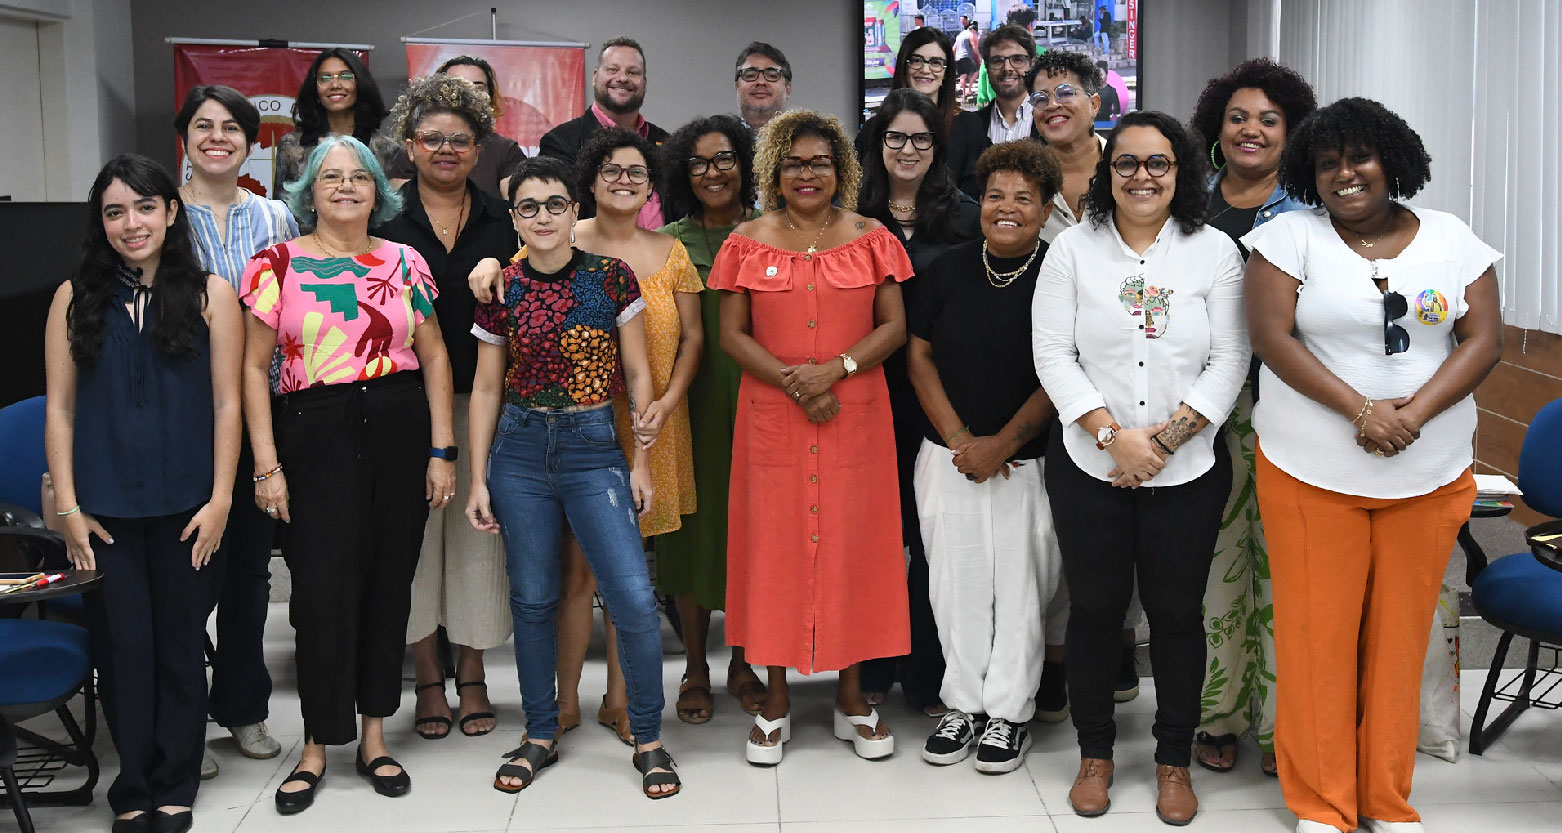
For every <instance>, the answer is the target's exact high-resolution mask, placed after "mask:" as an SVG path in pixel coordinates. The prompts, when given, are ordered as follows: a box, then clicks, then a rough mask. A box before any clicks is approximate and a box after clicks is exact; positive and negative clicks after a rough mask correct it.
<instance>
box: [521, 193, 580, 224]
mask: <svg viewBox="0 0 1562 833" xmlns="http://www.w3.org/2000/svg"><path fill="white" fill-rule="evenodd" d="M574 204H575V201H574V200H571V199H567V198H565V197H549V198H548V199H547V200H546V201H545V202H538V201H536V200H521V201H520V202H518V203H516V204H515V205H514V206H513V207H512V208H511V209H510V210H511V211H514V212H515V213H516V214H518V215H519V216H522V217H525V218H527V219H530V218H532V217H535V216H537V212H539V211H541V210H542V209H543V208H544V207H546V208H547V209H548V213H549V214H552V215H554V216H558V215H560V214H563V213H564V212H566V211H568V210H569V207H570V206H572V205H574Z"/></svg>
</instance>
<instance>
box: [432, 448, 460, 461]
mask: <svg viewBox="0 0 1562 833" xmlns="http://www.w3.org/2000/svg"><path fill="white" fill-rule="evenodd" d="M460 453H461V448H460V447H459V446H454V445H447V446H445V447H444V448H430V449H429V450H428V456H430V457H438V458H439V459H441V460H448V461H450V462H452V463H454V462H455V461H456V457H457V456H458V455H459V454H460Z"/></svg>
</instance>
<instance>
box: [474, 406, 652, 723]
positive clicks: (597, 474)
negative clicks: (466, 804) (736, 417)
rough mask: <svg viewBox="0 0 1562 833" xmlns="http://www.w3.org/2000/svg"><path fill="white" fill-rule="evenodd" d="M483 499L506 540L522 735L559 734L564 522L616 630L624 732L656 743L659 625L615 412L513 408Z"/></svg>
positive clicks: (492, 454)
mask: <svg viewBox="0 0 1562 833" xmlns="http://www.w3.org/2000/svg"><path fill="white" fill-rule="evenodd" d="M488 492H489V496H490V499H491V500H492V502H493V509H494V515H495V517H497V518H498V519H499V526H500V528H501V529H502V531H503V535H504V548H505V554H506V563H507V566H508V569H509V573H510V615H511V616H512V617H513V618H514V624H515V668H516V672H517V673H518V674H519V676H520V680H521V702H522V705H523V706H524V707H525V709H526V731H527V733H528V734H529V735H530V736H531V737H533V738H535V739H537V740H551V739H552V738H553V737H554V736H555V735H557V734H558V730H559V706H558V701H557V700H556V699H555V688H554V665H555V662H556V660H557V656H558V642H557V637H556V625H557V616H556V613H557V610H558V603H559V585H560V582H561V579H560V566H561V565H560V563H559V546H560V543H561V542H562V537H563V531H564V521H565V520H566V519H568V521H569V525H570V528H571V529H572V530H574V532H575V537H576V538H577V539H578V540H579V541H580V547H581V549H582V550H584V551H585V553H586V561H587V562H588V563H589V564H590V565H591V572H592V573H594V574H595V575H596V577H597V586H598V588H599V589H600V592H601V594H602V599H603V603H604V604H605V605H606V606H607V610H608V612H609V613H610V614H611V615H612V617H613V624H614V625H616V626H617V628H618V658H619V663H620V664H621V665H622V666H623V669H624V678H625V682H626V683H627V687H628V689H629V728H630V730H631V731H632V732H633V733H634V736H635V740H636V742H638V743H650V742H652V741H654V740H656V739H657V738H659V737H660V736H661V733H662V706H663V703H664V701H663V699H662V639H661V623H660V621H659V620H658V619H657V605H656V597H655V596H654V594H653V593H652V591H651V578H650V575H649V574H648V573H647V571H646V565H645V553H644V551H643V549H642V546H641V542H640V524H639V519H638V516H637V515H636V513H635V507H634V500H633V499H632V497H631V495H630V492H629V464H628V463H627V462H626V461H625V460H624V453H623V451H621V450H620V449H619V445H618V437H617V435H616V433H615V431H614V428H613V409H612V408H598V409H596V410H593V411H581V412H576V413H557V412H547V411H536V410H530V409H527V408H521V407H517V406H515V405H506V406H505V407H504V411H503V412H502V413H501V414H500V415H499V428H498V431H497V432H496V433H495V435H494V442H493V446H492V448H491V450H490V451H489V455H488Z"/></svg>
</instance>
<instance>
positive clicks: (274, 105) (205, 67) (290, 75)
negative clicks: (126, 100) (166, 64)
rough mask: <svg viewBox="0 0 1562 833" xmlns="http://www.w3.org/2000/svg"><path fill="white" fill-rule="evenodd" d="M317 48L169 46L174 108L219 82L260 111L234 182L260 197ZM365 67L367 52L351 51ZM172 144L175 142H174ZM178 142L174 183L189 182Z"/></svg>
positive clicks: (209, 45)
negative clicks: (253, 136)
mask: <svg viewBox="0 0 1562 833" xmlns="http://www.w3.org/2000/svg"><path fill="white" fill-rule="evenodd" d="M319 54H320V50H319V49H298V48H294V47H266V46H221V45H211V44H175V45H174V110H175V111H177V110H178V109H179V106H180V105H182V104H183V103H184V97H185V96H186V95H189V93H190V90H191V89H193V88H195V87H198V86H201V85H204V84H222V85H225V86H229V87H232V88H234V89H236V90H238V91H239V92H241V93H243V94H244V96H245V97H246V98H248V99H249V100H250V103H252V104H254V105H255V108H256V109H257V110H259V111H260V137H259V140H258V141H257V142H256V143H255V144H254V145H252V146H251V147H250V152H249V157H248V158H246V159H245V160H244V165H243V167H241V168H239V184H240V185H242V186H244V187H245V188H248V189H249V190H251V191H254V192H255V193H257V194H260V195H261V196H272V197H274V196H275V195H272V194H267V193H266V191H267V189H268V188H269V187H270V185H271V159H272V154H273V152H274V149H275V148H276V144H277V141H278V140H280V139H281V138H282V137H283V136H286V135H287V134H289V133H292V132H293V100H294V98H295V97H296V96H297V95H298V88H299V85H301V84H302V83H303V81H304V75H305V74H306V73H308V72H309V65H310V64H311V63H314V60H315V56H317V55H319ZM357 55H358V57H359V58H361V59H363V61H364V63H365V64H367V63H368V61H369V56H368V53H366V52H362V51H359V52H357ZM176 141H177V140H176ZM178 144H179V156H178V159H179V176H180V180H181V181H183V180H184V179H188V178H189V163H188V161H186V160H185V158H184V143H183V142H182V141H181V142H178Z"/></svg>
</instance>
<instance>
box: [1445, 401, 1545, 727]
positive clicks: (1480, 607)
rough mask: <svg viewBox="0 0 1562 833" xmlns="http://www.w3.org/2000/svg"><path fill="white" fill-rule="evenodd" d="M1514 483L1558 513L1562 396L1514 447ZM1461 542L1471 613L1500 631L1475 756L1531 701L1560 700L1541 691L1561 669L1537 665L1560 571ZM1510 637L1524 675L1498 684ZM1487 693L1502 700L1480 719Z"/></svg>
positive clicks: (1540, 704) (1531, 500) (1541, 507)
mask: <svg viewBox="0 0 1562 833" xmlns="http://www.w3.org/2000/svg"><path fill="white" fill-rule="evenodd" d="M1519 489H1520V490H1522V491H1523V492H1524V502H1525V504H1527V505H1528V506H1529V507H1530V508H1531V509H1534V510H1535V511H1537V512H1539V513H1541V514H1543V515H1547V516H1550V517H1553V518H1558V517H1562V399H1557V400H1554V401H1552V402H1551V403H1550V404H1548V405H1546V406H1545V407H1543V408H1541V409H1540V412H1539V413H1537V414H1535V418H1534V420H1533V421H1531V422H1530V426H1529V430H1528V431H1527V432H1526V433H1525V434H1524V447H1523V449H1522V450H1521V451H1520V453H1519ZM1465 549H1466V553H1467V554H1468V556H1469V558H1470V560H1471V562H1472V563H1471V564H1470V574H1471V575H1472V576H1473V578H1472V579H1471V581H1470V590H1471V597H1472V599H1473V601H1474V602H1475V609H1476V612H1478V613H1479V614H1480V615H1481V618H1482V619H1484V620H1486V621H1487V622H1489V623H1490V624H1492V625H1493V626H1495V627H1497V628H1498V629H1500V630H1501V631H1502V637H1501V638H1500V639H1498V640H1497V652H1496V655H1495V656H1493V657H1492V664H1491V670H1490V671H1489V672H1488V673H1487V675H1486V686H1485V688H1483V689H1482V690H1481V699H1480V703H1479V704H1478V705H1477V706H1476V709H1475V720H1474V723H1473V724H1472V725H1471V727H1470V751H1471V752H1472V753H1474V754H1476V755H1479V754H1481V753H1482V752H1484V751H1485V750H1486V747H1488V746H1490V745H1491V743H1492V742H1493V741H1495V740H1496V739H1497V737H1498V736H1500V735H1501V734H1502V733H1503V731H1504V730H1506V729H1507V728H1508V726H1509V725H1510V724H1512V723H1513V721H1514V719H1515V718H1517V717H1518V716H1519V714H1520V713H1521V712H1523V711H1524V710H1526V709H1528V708H1529V707H1530V706H1535V707H1537V708H1543V709H1556V708H1558V707H1562V701H1551V700H1547V699H1545V695H1546V694H1547V693H1549V692H1551V691H1553V690H1555V689H1556V688H1557V686H1558V685H1559V684H1562V671H1557V670H1545V671H1538V672H1537V670H1536V667H1537V665H1538V663H1539V659H1540V651H1541V648H1542V647H1543V646H1544V647H1545V648H1546V650H1548V651H1550V652H1551V653H1552V657H1553V658H1555V657H1556V656H1557V655H1558V652H1559V651H1562V572H1558V571H1557V570H1553V569H1551V568H1550V567H1547V566H1546V565H1544V564H1542V563H1540V562H1539V561H1538V560H1536V559H1535V557H1534V556H1533V555H1532V554H1531V553H1528V552H1523V553H1515V554H1513V555H1510V556H1507V557H1505V558H1498V559H1496V560H1494V561H1492V562H1491V563H1490V564H1487V563H1486V559H1485V556H1484V555H1483V554H1481V553H1480V549H1479V548H1478V547H1476V548H1471V547H1466V548H1465ZM1515 636H1522V637H1525V638H1527V639H1529V658H1528V660H1527V661H1526V663H1525V667H1524V673H1523V674H1521V675H1519V676H1518V677H1515V678H1514V679H1512V680H1509V681H1508V683H1507V684H1506V685H1504V686H1502V687H1501V688H1498V687H1497V679H1498V677H1499V676H1500V675H1501V672H1502V664H1503V660H1504V659H1505V658H1506V657H1507V654H1508V646H1509V645H1510V644H1511V643H1512V642H1513V637H1515ZM1552 664H1553V665H1554V664H1555V663H1552ZM1537 677H1539V679H1540V685H1539V686H1538V687H1537V684H1536V681H1537ZM1548 682H1549V684H1548ZM1537 688H1538V690H1539V695H1538V696H1537V694H1536V692H1537ZM1493 700H1506V701H1509V705H1508V707H1507V708H1505V709H1503V711H1502V713H1501V714H1499V715H1497V717H1496V718H1494V719H1493V720H1492V721H1491V724H1490V725H1487V723H1486V715H1487V712H1488V710H1490V708H1491V704H1492V701H1493Z"/></svg>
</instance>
